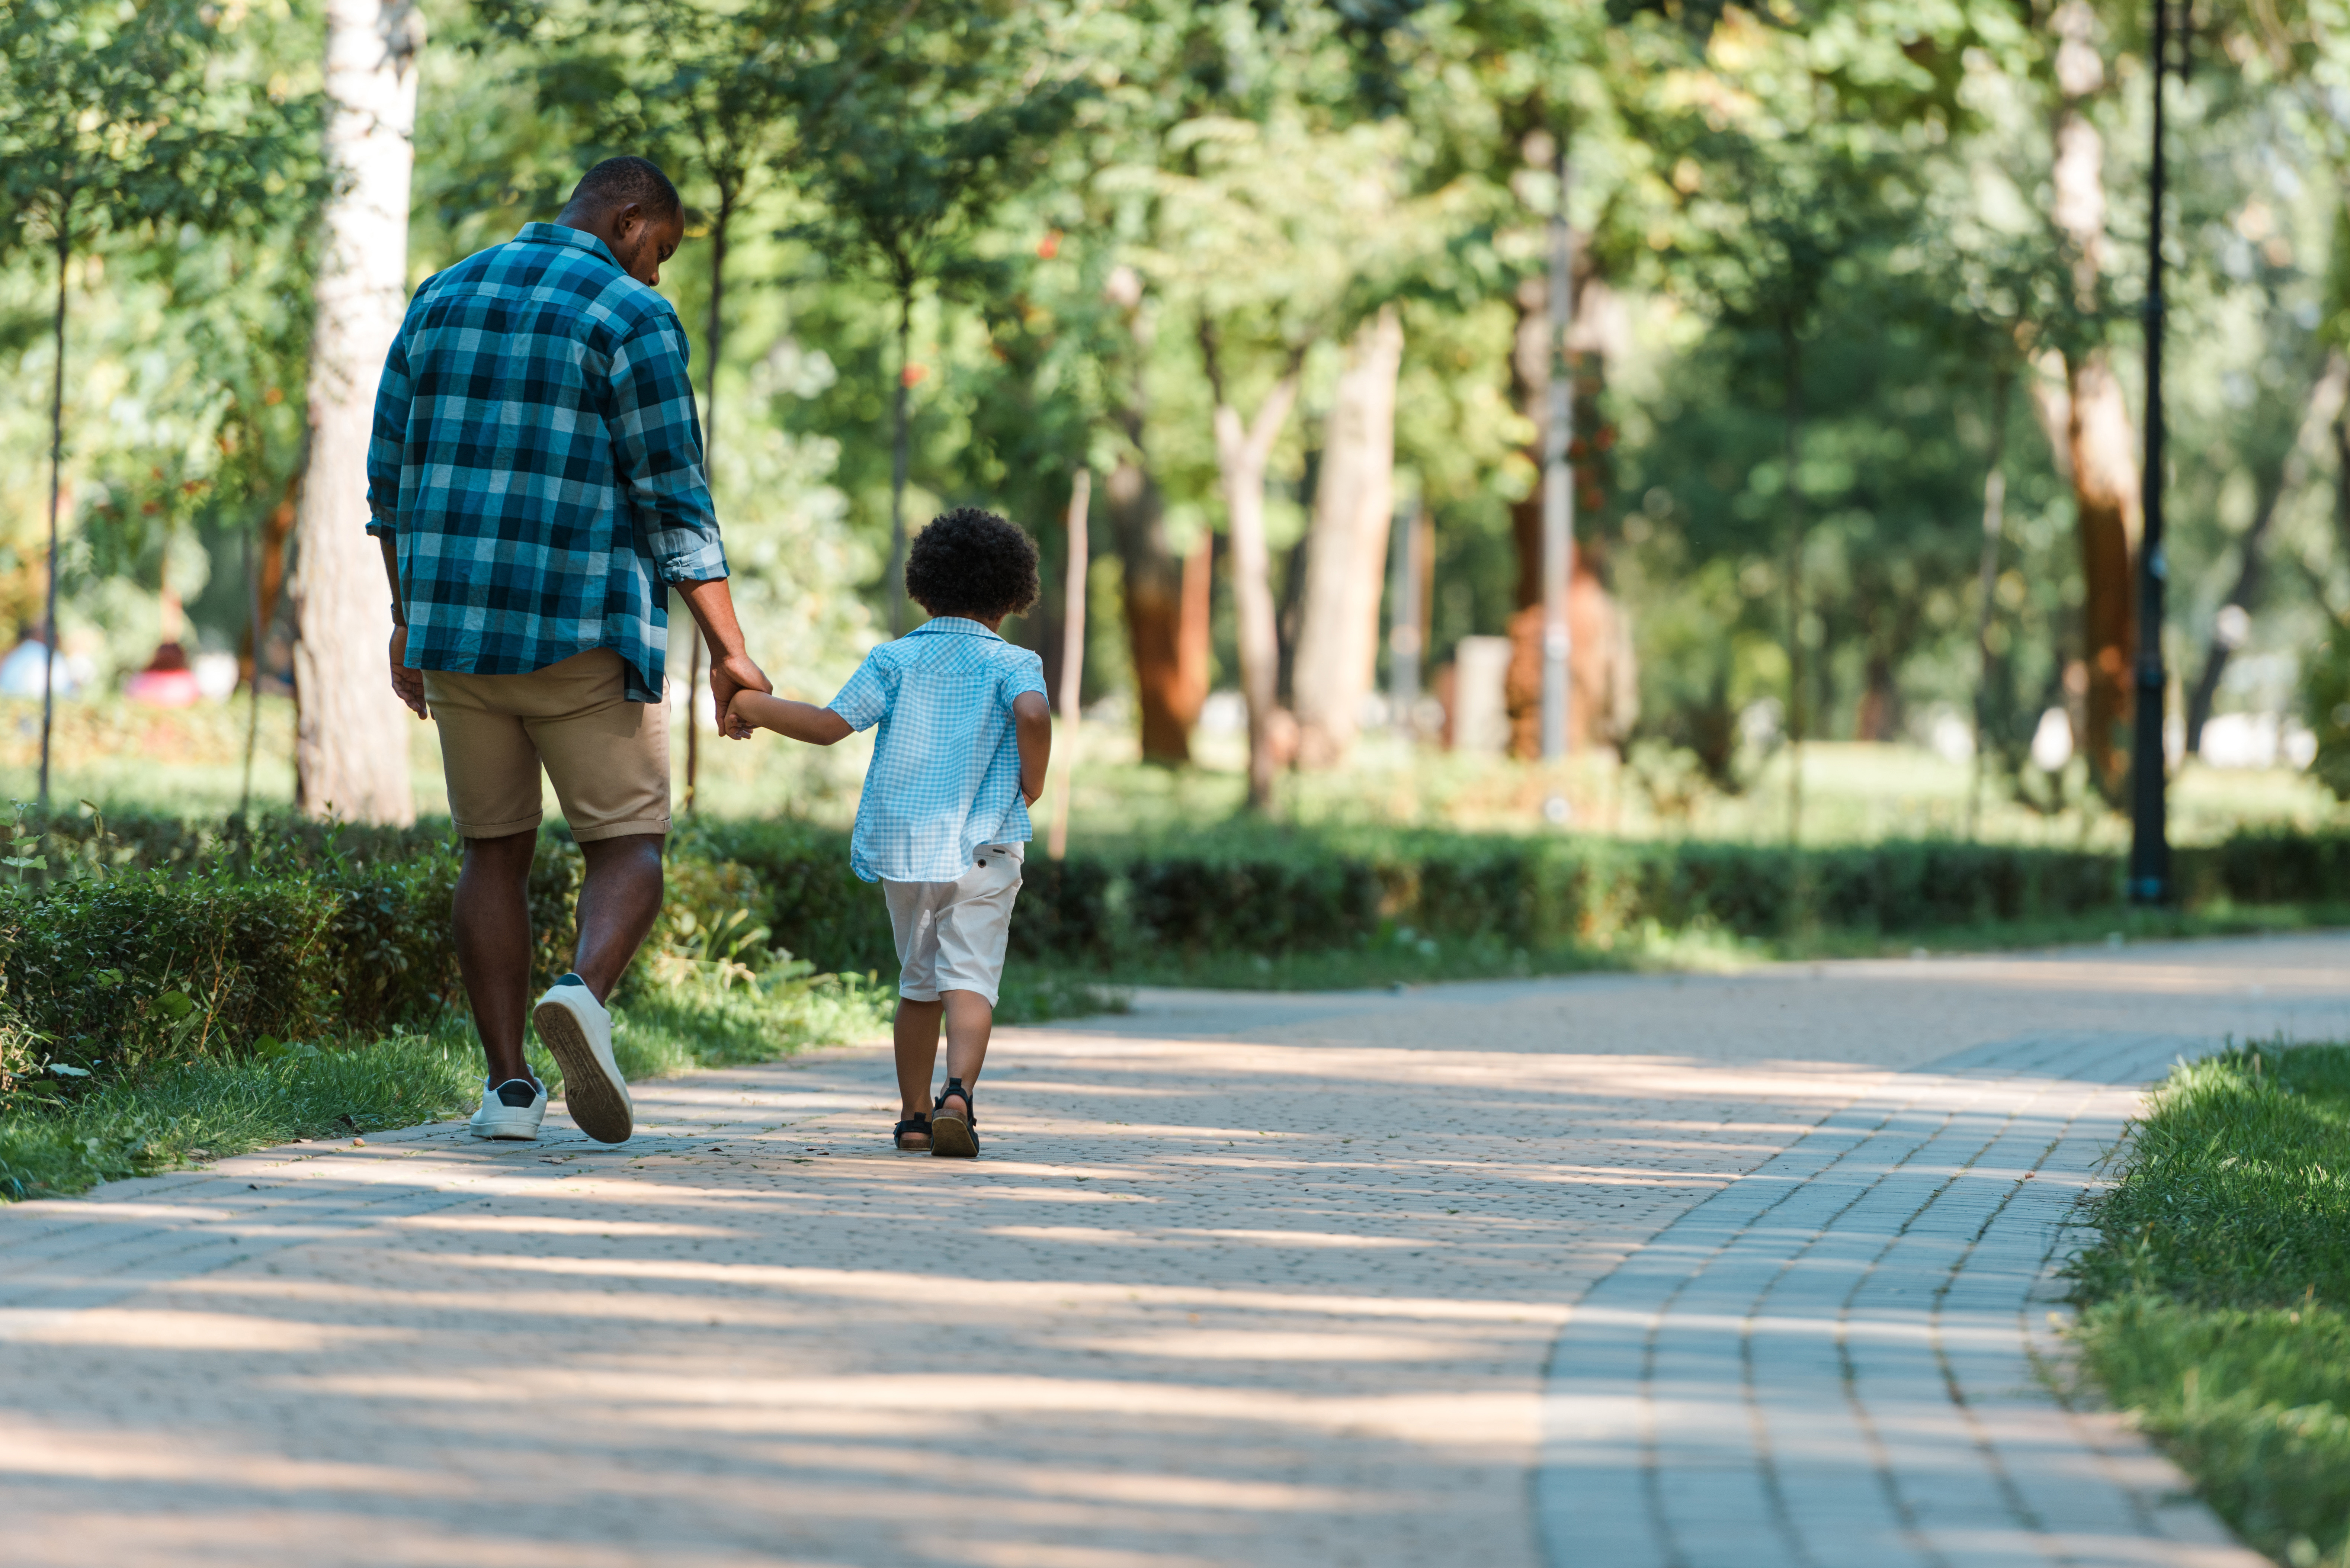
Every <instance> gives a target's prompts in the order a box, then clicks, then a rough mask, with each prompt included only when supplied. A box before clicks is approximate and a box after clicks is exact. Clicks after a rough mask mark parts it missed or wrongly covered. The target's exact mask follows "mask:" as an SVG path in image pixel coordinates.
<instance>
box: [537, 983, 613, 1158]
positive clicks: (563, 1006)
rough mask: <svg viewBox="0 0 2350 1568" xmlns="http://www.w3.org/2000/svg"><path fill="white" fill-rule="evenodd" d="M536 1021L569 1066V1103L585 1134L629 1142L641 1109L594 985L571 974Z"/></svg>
mask: <svg viewBox="0 0 2350 1568" xmlns="http://www.w3.org/2000/svg"><path fill="white" fill-rule="evenodd" d="M531 1022H532V1023H536V1024H537V1025H538V1037H539V1039H540V1040H541V1041H542V1042H543V1043H544V1044H546V1048H547V1050H548V1051H549V1052H551V1053H552V1054H554V1056H555V1059H556V1061H557V1062H559V1063H561V1064H563V1103H564V1105H565V1106H567V1108H568V1109H569V1110H570V1112H571V1119H572V1120H573V1121H575V1122H577V1123H578V1124H579V1130H580V1131H581V1132H584V1133H586V1134H587V1136H588V1137H592V1138H594V1139H595V1140H596V1141H597V1142H598V1143H625V1142H627V1141H628V1137H629V1134H630V1133H631V1132H633V1131H635V1130H636V1125H637V1119H636V1116H637V1114H636V1107H635V1106H634V1105H632V1104H631V1103H630V1102H629V1085H628V1081H627V1080H626V1079H624V1078H622V1077H621V1076H620V1069H619V1065H618V1064H615V1063H614V1062H613V1060H612V1015H611V1014H610V1013H609V1012H606V1011H605V1010H604V1004H603V1003H602V1002H598V1001H597V1000H596V993H595V992H592V991H590V990H588V989H587V981H584V980H581V979H580V978H579V977H578V976H577V975H576V974H567V975H565V976H564V977H563V978H562V979H561V980H558V981H556V982H555V983H554V984H553V985H550V986H548V987H547V988H546V995H545V996H542V997H540V998H539V999H538V1006H537V1007H536V1008H535V1009H533V1010H532V1012H531Z"/></svg>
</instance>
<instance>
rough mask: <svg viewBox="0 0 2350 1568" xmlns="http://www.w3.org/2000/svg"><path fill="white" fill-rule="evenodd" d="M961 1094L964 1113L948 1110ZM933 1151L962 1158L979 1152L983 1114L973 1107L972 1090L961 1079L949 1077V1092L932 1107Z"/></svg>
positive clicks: (968, 1157)
mask: <svg viewBox="0 0 2350 1568" xmlns="http://www.w3.org/2000/svg"><path fill="white" fill-rule="evenodd" d="M957 1097H960V1098H961V1099H962V1115H961V1116H957V1115H956V1114H955V1113H954V1112H952V1111H951V1110H949V1109H947V1101H949V1100H950V1099H954V1098H957ZM931 1153H932V1154H941V1155H945V1156H947V1157H949V1158H959V1159H970V1158H972V1157H973V1156H975V1155H977V1154H978V1153H979V1116H978V1113H977V1112H976V1111H974V1110H973V1109H972V1098H971V1090H970V1089H968V1088H966V1087H965V1086H964V1085H963V1081H962V1079H961V1078H949V1079H948V1080H947V1086H946V1089H945V1092H944V1093H942V1094H941V1095H940V1096H939V1097H938V1101H937V1103H936V1104H935V1105H933V1106H931Z"/></svg>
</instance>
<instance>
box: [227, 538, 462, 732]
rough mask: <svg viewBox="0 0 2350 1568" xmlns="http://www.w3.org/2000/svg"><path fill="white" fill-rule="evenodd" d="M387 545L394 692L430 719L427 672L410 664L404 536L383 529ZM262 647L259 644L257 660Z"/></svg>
mask: <svg viewBox="0 0 2350 1568" xmlns="http://www.w3.org/2000/svg"><path fill="white" fill-rule="evenodd" d="M375 539H376V543H377V544H379V545H382V546H383V576H384V580H385V581H386V582H388V583H390V585H391V694H392V695H393V696H395V697H397V698H399V699H400V701H403V702H405V703H407V704H408V711H410V712H411V713H413V714H415V715H416V716H417V717H418V718H420V719H429V718H431V717H432V711H431V710H430V709H428V708H426V707H425V706H424V671H422V670H411V669H410V668H409V667H408V607H407V606H405V605H404V604H402V603H401V602H400V538H399V536H398V535H394V534H391V533H389V532H383V533H378V534H377V535H376V536H375ZM260 657H261V649H259V648H258V647H255V649H254V658H255V660H256V662H257V661H258V660H259V659H260Z"/></svg>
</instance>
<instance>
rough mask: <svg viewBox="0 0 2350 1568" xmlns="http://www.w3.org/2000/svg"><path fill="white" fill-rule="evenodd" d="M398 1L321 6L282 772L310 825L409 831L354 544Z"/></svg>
mask: <svg viewBox="0 0 2350 1568" xmlns="http://www.w3.org/2000/svg"><path fill="white" fill-rule="evenodd" d="M423 43H424V19H423V17H422V16H421V14H420V13H419V12H418V11H417V9H416V7H415V5H413V4H411V0H327V71H326V86H327V100H328V118H327V136H326V150H327V167H328V171H329V172H330V173H331V174H332V175H333V177H334V178H335V180H336V182H337V183H336V190H335V193H334V195H333V196H332V197H330V198H329V199H328V203H327V210H326V215H325V224H324V227H325V231H326V244H325V245H324V247H323V254H322V255H321V258H320V265H319V270H318V284H317V309H318V325H317V336H316V337H315V339H314V341H313V343H312V346H311V352H310V387H309V398H310V461H309V468H308V471H307V475H306V477H305V479H304V481H303V485H302V500H301V508H300V516H299V519H298V520H297V522H296V544H297V553H296V558H295V563H294V572H293V577H292V580H291V582H290V584H289V586H288V587H289V593H290V595H291V597H292V598H293V601H294V618H295V636H296V642H295V649H294V682H295V691H296V699H297V701H298V704H299V711H300V720H299V722H298V727H297V730H296V741H295V760H296V774H297V778H298V781H299V782H298V786H297V787H298V790H299V794H300V800H301V805H302V808H303V809H304V810H305V811H307V812H309V813H310V814H311V815H315V816H338V817H341V818H344V819H346V820H348V821H354V822H380V823H398V824H402V825H404V824H407V823H410V822H413V821H414V820H415V819H416V805H415V801H414V800H413V798H412V797H411V794H410V791H409V787H408V726H409V725H410V724H411V723H412V722H414V721H413V720H412V719H411V718H410V716H409V714H408V712H407V710H406V709H404V708H402V707H401V706H400V701H399V699H398V698H396V697H394V696H393V695H392V693H391V681H390V672H389V669H388V666H387V663H386V653H385V649H386V645H387V644H388V643H389V642H390V639H391V609H390V594H389V592H388V590H387V588H386V586H385V583H384V579H383V563H382V556H381V552H380V550H379V548H378V546H377V545H376V542H375V541H374V540H373V539H371V538H369V536H368V534H367V532H366V526H367V520H368V509H367V449H368V435H369V426H370V424H371V422H372V420H373V416H374V412H375V389H376V381H377V379H378V378H379V377H380V375H381V373H382V369H383V360H384V356H385V355H386V354H387V353H389V352H390V348H391V340H392V337H393V336H394V334H396V333H397V332H398V331H399V329H400V312H401V310H402V307H403V306H404V305H405V303H406V300H407V296H408V277H407V273H408V187H409V175H410V171H411V168H412V167H413V164H414V161H415V153H414V146H413V142H412V140H411V137H412V133H413V131H414V129H415V124H416V63H417V62H416V57H417V53H418V51H419V50H420V49H421V47H423Z"/></svg>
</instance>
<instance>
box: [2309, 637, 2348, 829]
mask: <svg viewBox="0 0 2350 1568" xmlns="http://www.w3.org/2000/svg"><path fill="white" fill-rule="evenodd" d="M2301 682H2302V685H2301V691H2302V719H2303V722H2305V723H2307V724H2308V726H2309V729H2310V732H2311V733H2312V734H2314V735H2315V736H2316V737H2317V758H2316V760H2315V761H2314V762H2313V763H2311V764H2310V772H2312V773H2314V774H2316V775H2317V777H2318V780H2319V782H2321V783H2322V784H2324V785H2325V787H2326V788H2327V789H2330V790H2332V791H2333V792H2334V798H2335V799H2336V800H2350V620H2339V619H2337V620H2335V621H2334V624H2333V626H2332V627H2331V628H2329V629H2328V631H2327V633H2326V637H2325V641H2324V644H2323V645H2322V646H2320V647H2318V648H2316V649H2313V650H2311V652H2310V654H2309V656H2308V659H2307V660H2306V662H2304V663H2303V666H2302V675H2301Z"/></svg>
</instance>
